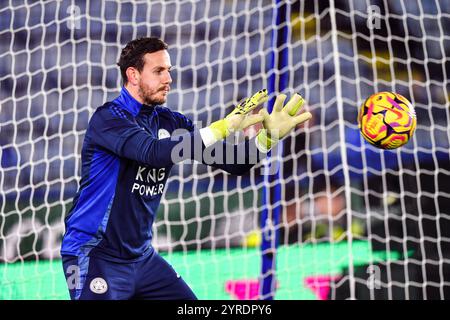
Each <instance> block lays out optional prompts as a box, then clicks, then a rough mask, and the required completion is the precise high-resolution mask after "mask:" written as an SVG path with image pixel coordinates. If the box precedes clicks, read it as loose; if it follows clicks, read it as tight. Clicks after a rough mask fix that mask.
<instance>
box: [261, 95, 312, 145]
mask: <svg viewBox="0 0 450 320" xmlns="http://www.w3.org/2000/svg"><path fill="white" fill-rule="evenodd" d="M285 100H286V95H284V94H280V95H278V97H277V99H276V100H275V104H274V106H273V110H272V113H271V114H269V113H268V112H267V110H266V109H261V110H260V112H259V114H260V115H261V116H263V117H264V121H263V126H264V129H262V130H261V131H260V132H259V133H258V136H257V143H258V146H259V147H260V149H262V150H263V151H268V150H270V148H271V147H273V146H274V145H275V144H276V143H277V142H278V141H279V140H280V139H282V138H284V137H285V136H286V135H287V134H289V132H291V130H292V129H294V128H295V127H296V126H297V125H299V124H301V123H303V122H306V121H308V120H309V119H311V117H312V114H311V113H310V112H304V113H302V114H300V115H298V116H296V114H297V112H298V111H299V110H300V109H301V108H302V106H303V104H304V102H305V100H303V98H302V96H300V95H299V94H297V93H296V94H294V95H293V96H292V98H291V99H290V100H289V102H288V103H287V104H286V106H284V107H283V104H284V101H285Z"/></svg>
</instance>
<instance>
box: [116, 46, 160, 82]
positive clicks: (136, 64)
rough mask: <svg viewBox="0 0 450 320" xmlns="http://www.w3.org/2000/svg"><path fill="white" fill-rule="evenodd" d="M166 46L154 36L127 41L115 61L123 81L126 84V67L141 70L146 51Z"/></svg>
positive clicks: (157, 49)
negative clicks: (117, 60)
mask: <svg viewBox="0 0 450 320" xmlns="http://www.w3.org/2000/svg"><path fill="white" fill-rule="evenodd" d="M167 48H168V46H167V44H166V43H165V42H164V41H162V40H161V39H159V38H156V37H145V38H138V39H134V40H132V41H130V42H128V43H127V45H126V46H125V48H123V49H122V52H121V54H120V59H119V62H117V65H118V66H119V67H120V73H121V74H122V79H123V83H124V84H126V83H127V82H128V79H127V69H128V68H129V67H133V68H136V69H137V70H138V71H139V72H141V71H142V69H143V68H144V63H145V61H144V55H145V54H146V53H152V52H156V51H160V50H167Z"/></svg>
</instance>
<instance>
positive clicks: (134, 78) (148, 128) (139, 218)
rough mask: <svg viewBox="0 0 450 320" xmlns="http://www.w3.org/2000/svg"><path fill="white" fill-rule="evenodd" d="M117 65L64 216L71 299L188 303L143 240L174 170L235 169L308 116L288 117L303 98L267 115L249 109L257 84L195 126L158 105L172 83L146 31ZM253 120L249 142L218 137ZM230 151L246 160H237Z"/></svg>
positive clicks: (160, 45) (183, 289)
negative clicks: (182, 166)
mask: <svg viewBox="0 0 450 320" xmlns="http://www.w3.org/2000/svg"><path fill="white" fill-rule="evenodd" d="M118 66H119V67H120V71H121V75H122V78H123V83H124V85H123V87H122V90H121V93H120V95H119V96H118V97H117V98H116V99H114V100H113V101H111V102H107V103H105V104H104V105H103V106H101V107H99V108H97V110H96V111H95V113H94V114H93V116H92V118H91V119H90V121H89V126H88V129H87V131H86V135H85V139H84V143H83V148H82V152H81V161H82V172H81V174H82V177H81V182H80V187H79V190H78V192H77V194H76V196H75V197H74V200H73V206H72V208H71V210H70V212H69V213H68V215H67V217H66V219H65V225H66V231H65V234H64V237H63V241H62V247H61V256H62V259H63V269H64V273H65V276H66V279H67V285H68V288H69V293H70V296H71V298H72V299H121V300H125V299H196V296H195V294H194V293H193V292H192V290H191V289H190V288H189V286H188V285H187V284H186V283H185V282H184V280H183V279H182V278H181V277H180V276H179V275H178V274H177V273H176V272H175V270H174V269H173V268H172V267H171V266H170V265H169V264H168V263H167V262H166V261H165V260H164V259H163V258H162V257H161V256H160V255H159V254H158V253H157V252H156V251H155V250H154V248H153V247H152V245H151V239H152V224H153V220H154V218H155V214H156V211H157V209H158V206H159V203H160V200H161V197H162V193H163V190H164V186H165V183H166V181H167V178H168V176H169V172H170V170H171V168H172V166H173V165H174V164H175V163H178V162H181V161H183V160H185V159H193V160H198V161H200V162H203V163H206V164H208V165H212V166H214V167H218V168H221V169H223V170H225V171H227V172H229V173H231V174H236V175H242V174H244V173H245V172H247V171H248V170H250V168H251V167H252V166H253V165H254V164H256V163H257V162H258V161H259V160H260V159H262V158H263V157H265V153H267V152H268V150H270V148H271V147H273V146H274V144H276V143H277V142H278V140H279V139H281V138H283V137H284V136H285V135H286V134H288V133H289V132H290V130H292V129H293V128H294V127H295V126H296V125H297V124H299V123H302V122H304V121H306V120H308V119H309V118H310V116H311V114H309V113H308V112H305V113H303V114H302V115H299V116H295V113H297V111H298V110H299V109H300V108H301V106H302V104H303V99H302V98H301V97H300V96H299V95H294V96H293V97H292V99H291V100H290V101H289V102H288V103H287V105H286V106H285V107H284V108H282V106H283V102H284V99H285V96H283V95H280V96H281V97H280V96H279V97H278V98H277V102H276V103H275V107H274V110H275V109H276V112H272V114H270V115H269V114H268V113H267V112H261V113H260V114H251V112H252V110H254V109H255V108H256V107H257V106H258V105H260V104H262V103H264V102H265V101H267V99H268V97H267V91H266V90H261V91H259V92H257V93H256V94H254V95H253V96H252V97H251V98H249V99H246V100H245V101H243V102H242V103H240V104H239V105H238V106H236V108H235V109H234V110H233V111H232V112H231V113H230V114H229V115H228V116H227V117H225V118H224V119H221V120H219V121H216V122H213V123H212V124H211V125H209V126H208V127H205V128H202V129H197V128H196V127H195V126H194V125H193V123H192V121H190V120H189V119H188V118H186V117H185V116H184V115H182V114H180V113H178V112H174V111H171V110H170V109H168V108H166V107H163V106H161V105H162V104H164V103H165V102H166V99H167V94H168V92H169V90H170V84H171V83H172V78H171V75H170V72H171V69H172V65H171V61H170V56H169V54H168V52H167V44H165V43H164V42H163V41H161V40H160V39H158V38H153V37H151V38H140V39H135V40H133V41H131V42H129V43H128V44H127V45H126V47H125V48H124V49H123V50H122V53H121V56H120V59H119V62H118ZM277 106H278V107H277ZM259 122H263V125H264V129H262V130H261V131H260V133H259V134H258V136H257V137H256V138H253V139H246V141H245V142H243V143H241V144H238V145H231V144H228V143H226V142H225V141H224V139H225V138H226V137H227V136H228V135H230V134H231V133H233V132H235V131H237V130H243V129H245V128H247V127H249V126H251V125H253V124H256V123H259ZM181 129H182V130H184V132H183V133H180V130H181ZM175 131H177V132H175ZM216 142H217V143H216ZM218 145H220V148H223V150H225V152H224V153H222V152H208V154H210V155H213V157H212V158H213V160H212V161H211V159H210V158H209V160H208V161H205V159H204V156H203V155H204V154H206V153H205V150H206V149H208V148H216V149H215V150H217V146H218ZM180 146H181V147H180ZM198 147H199V148H198ZM198 150H200V152H198ZM227 152H228V153H229V152H231V153H232V156H231V159H233V161H232V162H231V163H227V161H224V160H229V159H230V157H229V155H228V156H227V155H226V153H227ZM218 154H221V155H222V156H219V155H218ZM238 154H239V155H240V157H241V155H242V154H243V155H244V156H245V157H244V158H245V159H244V160H245V161H236V160H237V155H238ZM214 155H216V157H214ZM239 160H242V159H239ZM238 162H239V163H238Z"/></svg>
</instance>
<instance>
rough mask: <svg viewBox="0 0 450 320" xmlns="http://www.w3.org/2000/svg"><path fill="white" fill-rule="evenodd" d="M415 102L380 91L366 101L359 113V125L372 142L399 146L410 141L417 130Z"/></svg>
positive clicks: (392, 146) (390, 146) (395, 94)
mask: <svg viewBox="0 0 450 320" xmlns="http://www.w3.org/2000/svg"><path fill="white" fill-rule="evenodd" d="M416 122H417V119H416V113H415V111H414V107H413V106H412V104H411V103H410V102H409V101H408V99H406V98H405V97H403V96H402V95H400V94H398V93H394V92H379V93H375V94H373V95H371V96H370V97H369V98H367V99H366V101H364V103H363V105H362V106H361V108H360V110H359V114H358V127H359V129H360V131H361V134H362V136H363V137H364V139H365V140H366V141H368V142H369V143H370V144H372V145H374V146H376V147H378V148H381V149H395V148H398V147H401V146H403V145H404V144H405V143H407V142H408V141H409V139H410V138H411V136H412V135H413V134H414V130H415V129H416Z"/></svg>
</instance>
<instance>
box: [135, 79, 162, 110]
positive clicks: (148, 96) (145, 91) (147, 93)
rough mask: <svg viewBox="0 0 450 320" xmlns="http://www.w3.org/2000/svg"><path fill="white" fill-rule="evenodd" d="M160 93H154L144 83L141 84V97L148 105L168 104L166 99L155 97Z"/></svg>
mask: <svg viewBox="0 0 450 320" xmlns="http://www.w3.org/2000/svg"><path fill="white" fill-rule="evenodd" d="M158 92H159V91H156V92H152V90H150V89H149V88H148V87H147V86H146V85H145V84H143V83H142V82H141V83H139V97H140V98H141V99H142V101H144V104H146V105H150V106H151V105H160V104H163V103H165V102H166V98H164V97H163V98H155V97H153V95H156V94H157V93H158Z"/></svg>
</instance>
